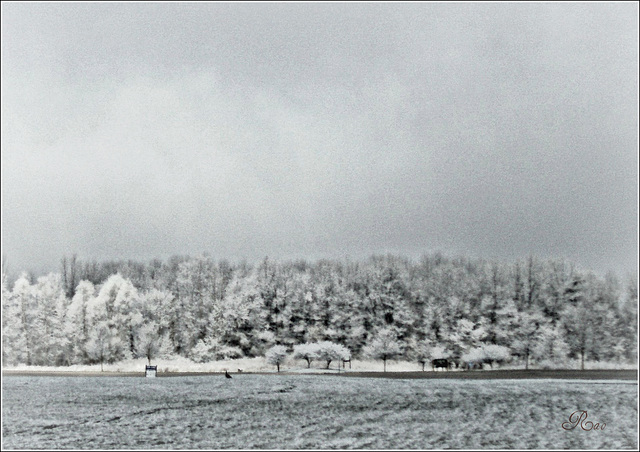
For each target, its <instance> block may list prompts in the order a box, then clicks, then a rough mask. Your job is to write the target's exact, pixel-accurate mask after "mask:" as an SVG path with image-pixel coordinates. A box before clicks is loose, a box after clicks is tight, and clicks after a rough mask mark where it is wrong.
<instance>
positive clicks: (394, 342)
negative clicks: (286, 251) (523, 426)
mask: <svg viewBox="0 0 640 452" xmlns="http://www.w3.org/2000/svg"><path fill="white" fill-rule="evenodd" d="M637 299H638V298H637V280H636V279H635V278H629V281H627V282H626V283H625V284H621V283H620V282H619V281H618V280H617V279H616V278H615V277H614V276H612V275H607V276H605V277H598V276H596V275H594V274H592V273H590V272H583V271H579V270H577V269H576V268H575V267H574V266H573V265H571V264H569V263H566V262H564V261H539V260H537V259H535V258H529V259H528V260H527V261H525V262H516V263H513V264H498V263H490V262H486V261H483V260H471V259H466V258H455V259H452V258H448V257H445V256H442V255H441V254H432V255H425V256H424V257H423V258H422V259H420V260H419V261H418V262H412V261H410V260H409V259H406V258H403V257H397V256H374V257H372V258H370V259H368V260H366V261H360V262H352V261H335V260H333V261H330V260H322V261H318V262H315V263H309V262H306V261H296V262H273V261H271V260H269V259H264V261H262V262H261V263H260V264H258V265H249V264H247V263H239V264H230V263H229V262H227V261H224V260H223V261H218V262H216V261H214V260H213V259H211V258H210V257H208V256H198V257H194V258H189V257H172V258H171V259H169V260H168V261H167V262H162V261H160V260H153V261H151V262H149V263H146V264H145V263H138V262H131V261H129V262H105V263H101V264H98V263H96V262H92V263H84V262H81V261H79V260H78V259H77V258H76V257H75V256H72V257H71V258H64V259H63V260H62V265H61V272H60V273H52V274H48V275H45V276H41V277H37V278H36V277H34V276H32V275H28V274H22V275H21V276H19V277H18V278H16V279H15V280H9V279H8V278H7V277H6V276H5V275H4V274H3V281H2V338H3V341H2V356H3V364H5V365H15V364H19V363H24V364H28V365H69V364H73V363H104V362H115V361H119V360H123V359H127V358H131V357H147V358H148V359H151V358H153V357H155V356H170V355H179V356H184V357H189V358H191V359H192V360H194V361H197V362H206V361H210V360H216V359H223V358H239V357H243V356H248V357H252V356H264V355H265V353H266V351H267V350H268V349H270V348H272V347H273V346H274V345H281V346H283V347H285V348H286V349H287V350H288V351H292V350H293V349H294V346H297V347H298V348H297V349H296V350H298V351H299V348H300V347H301V345H300V344H307V345H306V346H309V347H311V346H310V345H309V344H312V343H313V344H321V343H323V342H327V341H330V342H332V343H334V344H339V345H340V346H342V347H345V348H346V349H347V350H349V351H350V353H352V354H353V355H354V356H355V357H361V356H374V355H375V354H376V353H374V351H375V350H386V351H385V352H384V353H381V354H378V357H379V359H382V360H383V361H384V362H385V364H386V360H387V359H390V358H392V357H393V358H401V359H411V360H414V361H417V362H422V363H423V364H424V363H425V362H428V360H429V359H431V358H433V357H436V355H437V356H443V357H454V358H461V357H463V356H466V355H469V354H470V353H471V354H472V355H473V354H476V355H477V354H478V353H483V354H484V355H487V354H491V353H494V354H496V353H498V352H496V350H501V351H500V352H499V353H498V354H504V353H505V350H506V351H507V353H508V355H509V357H510V358H513V359H520V360H522V361H523V363H524V365H526V366H528V364H529V362H530V360H531V359H533V360H536V361H537V362H540V361H541V360H551V361H556V362H558V363H562V362H565V361H566V360H567V359H572V358H577V359H580V360H582V361H583V362H584V360H585V359H589V360H594V361H616V362H618V361H624V360H635V359H636V353H637V347H636V343H637ZM492 347H493V348H492ZM496 347H501V348H500V349H498V348H496ZM492 350H493V351H492ZM465 354H466V355H465ZM312 356H313V357H312ZM474 356H475V355H474ZM487 356H488V355H487ZM308 357H309V359H310V360H312V359H318V360H321V359H326V358H319V357H316V355H314V354H309V355H308ZM472 357H473V356H472ZM304 359H306V358H304ZM487 359H489V358H487ZM310 360H309V361H307V362H308V363H309V365H310V362H311V361H310Z"/></svg>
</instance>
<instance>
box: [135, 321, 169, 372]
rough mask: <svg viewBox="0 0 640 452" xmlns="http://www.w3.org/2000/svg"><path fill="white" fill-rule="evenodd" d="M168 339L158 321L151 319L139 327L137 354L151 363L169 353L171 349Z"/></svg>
mask: <svg viewBox="0 0 640 452" xmlns="http://www.w3.org/2000/svg"><path fill="white" fill-rule="evenodd" d="M168 342H169V341H168V339H167V337H166V336H164V335H162V334H161V333H160V328H159V326H158V324H157V323H156V321H154V320H149V321H147V322H146V323H145V324H144V325H143V326H142V327H141V328H139V329H138V332H137V338H136V354H137V356H140V357H145V358H147V361H149V364H151V360H152V359H154V358H159V357H161V356H163V355H167V354H168V353H167V351H168V350H169V344H168Z"/></svg>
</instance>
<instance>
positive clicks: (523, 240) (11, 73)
mask: <svg viewBox="0 0 640 452" xmlns="http://www.w3.org/2000/svg"><path fill="white" fill-rule="evenodd" d="M2 11H3V17H2V25H3V36H2V46H3V49H2V50H3V64H2V73H3V96H2V97H3V99H2V130H3V132H2V192H3V215H2V227H3V232H2V239H3V253H5V254H6V255H7V258H8V261H9V263H10V265H13V266H15V267H18V268H53V269H55V268H56V267H57V262H58V260H59V258H60V257H61V256H62V255H63V254H65V253H66V254H69V253H71V252H77V253H78V254H79V255H80V257H82V258H94V257H95V258H98V259H107V258H132V259H147V258H151V257H155V256H159V257H167V256H169V255H170V254H173V253H191V254H195V253H199V252H202V251H208V252H210V253H211V254H212V255H214V256H219V257H229V258H232V259H237V258H248V259H250V260H255V259H259V258H260V257H263V256H265V255H269V256H272V257H281V258H288V257H309V258H317V257H324V256H327V257H342V256H345V255H350V256H356V257H359V256H366V255H369V254H370V253H374V252H387V251H390V252H401V253H406V254H409V255H412V256H417V255H419V254H420V253H422V252H424V251H432V250H437V249H439V250H443V251H445V252H450V253H462V254H467V255H470V256H478V257H486V258H496V259H505V260H507V259H509V260H511V259H517V258H523V257H526V256H528V255H529V254H535V255H539V256H559V257H560V256H564V257H567V258H569V259H572V260H574V261H576V262H577V263H578V264H580V265H582V266H583V267H586V268H592V269H594V270H596V271H599V272H605V271H607V270H614V271H616V272H618V273H621V274H622V273H625V272H627V271H632V272H635V271H636V270H637V263H636V262H637V121H638V116H637V86H638V78H637V64H638V45H637V33H638V22H637V12H638V8H637V5H635V4H617V3H616V4H614V3H607V4H595V5H593V4H575V3H572V4H546V3H544V4H543V3H541V4H535V3H534V4H523V5H522V4H445V3H442V4H438V3H436V4H413V3H412V4H400V5H398V4H390V3H389V4H266V5H263V4H255V3H252V4H184V3H183V4H136V3H121V4H113V3H103V4H80V5H76V4H56V3H39V4H28V3H20V4H17V3H10V4H7V3H5V4H3V6H2Z"/></svg>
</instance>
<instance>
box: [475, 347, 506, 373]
mask: <svg viewBox="0 0 640 452" xmlns="http://www.w3.org/2000/svg"><path fill="white" fill-rule="evenodd" d="M482 351H483V354H484V358H483V363H485V364H489V365H490V366H491V367H492V368H493V364H494V363H497V364H503V363H506V362H508V361H509V360H510V359H511V350H509V348H508V347H505V346H503V345H496V344H486V345H483V346H482Z"/></svg>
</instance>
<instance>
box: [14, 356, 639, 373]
mask: <svg viewBox="0 0 640 452" xmlns="http://www.w3.org/2000/svg"><path fill="white" fill-rule="evenodd" d="M146 364H147V360H145V359H134V360H128V361H121V362H117V363H114V364H105V365H104V371H105V372H144V366H145V365H146ZM152 364H153V365H157V366H158V371H160V372H224V371H225V370H227V371H229V372H237V371H238V369H242V370H243V371H244V372H276V368H275V366H273V365H270V364H268V363H267V362H266V360H265V359H264V358H262V357H260V358H242V359H234V360H226V361H212V362H209V363H194V362H193V361H191V360H189V359H187V358H173V359H157V360H153V362H152ZM495 368H496V369H498V368H499V369H524V365H523V364H522V363H513V364H506V365H502V366H496V367H495ZM529 368H530V369H580V362H579V361H578V360H575V361H569V362H565V363H562V364H557V363H555V364H554V363H546V362H544V363H533V364H531V365H530V366H529ZM341 369H342V368H341ZM585 369H637V365H636V363H630V364H619V363H603V362H586V363H585ZM3 370H10V371H29V372H37V371H43V372H72V373H83V372H100V365H99V364H94V365H73V366H68V367H46V366H26V365H23V366H14V367H5V368H3ZM280 370H281V371H283V372H296V373H322V372H327V370H326V363H321V362H318V361H314V362H312V365H311V368H310V369H308V368H307V363H306V361H302V360H294V359H289V360H287V362H285V364H284V365H281V366H280ZM331 370H333V371H335V372H337V371H338V363H337V362H333V363H331V365H330V371H331ZM345 370H346V371H349V370H351V371H353V372H382V370H383V365H382V361H366V360H354V361H353V362H352V363H351V368H349V364H348V363H347V364H346V369H345ZM420 370H422V365H420V364H419V363H416V362H407V361H387V371H389V372H416V371H420ZM425 370H427V371H431V368H430V366H428V365H427V366H426V368H425ZM440 370H441V369H440ZM486 370H490V369H489V368H488V367H487V369H486Z"/></svg>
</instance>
